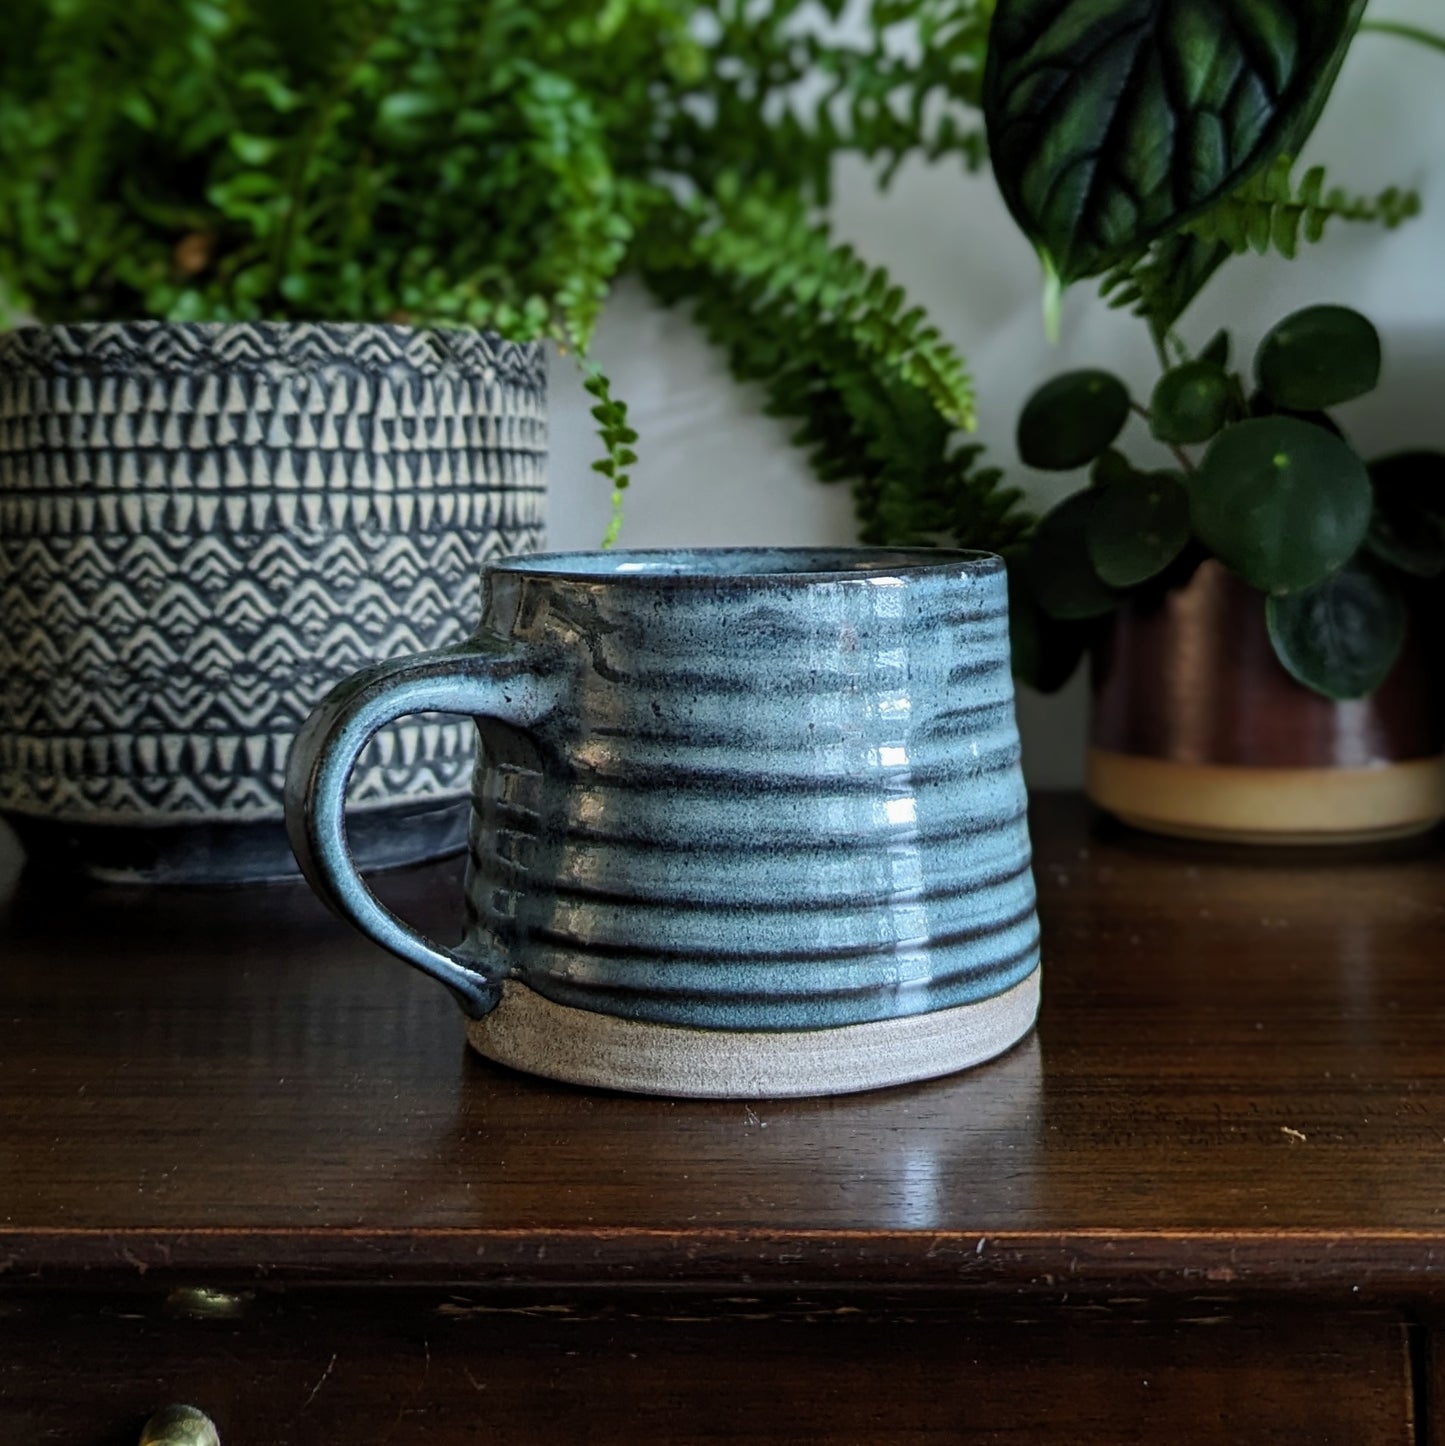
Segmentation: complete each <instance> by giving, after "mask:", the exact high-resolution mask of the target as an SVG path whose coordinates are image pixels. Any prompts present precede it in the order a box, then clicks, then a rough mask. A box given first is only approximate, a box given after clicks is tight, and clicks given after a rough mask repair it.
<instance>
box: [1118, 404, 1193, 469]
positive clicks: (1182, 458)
mask: <svg viewBox="0 0 1445 1446" xmlns="http://www.w3.org/2000/svg"><path fill="white" fill-rule="evenodd" d="M1129 406H1130V408H1131V409H1132V410H1133V411H1136V412H1138V414H1139V415H1140V416H1141V417H1143V418H1144V420H1145V421H1146V422H1149V421H1152V420H1153V418H1151V417H1150V415H1149V408H1148V407H1145V406H1142V405H1140V403H1138V402H1136V401H1135V400H1134V399H1133V397H1130V398H1129ZM1150 431H1151V434H1152V431H1153V428H1152V427H1151V428H1150ZM1160 440H1162V439H1160ZM1164 445H1165V446H1166V447H1168V448H1169V450H1170V451H1171V452H1173V453H1174V460H1175V461H1176V462H1178V463H1179V465H1180V466H1181V467H1182V468H1183V469H1184V470H1185V471H1186V472H1193V471H1194V470H1195V467H1194V459H1193V458H1192V457H1191V456H1190V455H1189V453H1188V452H1186V451H1185V450H1184V449H1183V447H1180V446H1177V445H1176V444H1175V443H1173V442H1165V443H1164Z"/></svg>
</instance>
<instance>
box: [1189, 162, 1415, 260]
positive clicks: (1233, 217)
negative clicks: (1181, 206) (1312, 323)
mask: <svg viewBox="0 0 1445 1446" xmlns="http://www.w3.org/2000/svg"><path fill="white" fill-rule="evenodd" d="M1293 173H1294V161H1293V159H1292V158H1291V157H1289V156H1280V157H1279V158H1278V159H1276V160H1275V162H1274V163H1273V164H1272V165H1270V166H1269V167H1268V168H1267V169H1266V170H1264V171H1262V172H1261V173H1260V174H1259V175H1258V176H1255V177H1254V178H1253V179H1252V180H1249V181H1246V182H1245V184H1244V185H1242V186H1241V187H1240V188H1239V189H1238V190H1237V191H1235V192H1233V193H1232V194H1231V195H1229V196H1226V197H1225V198H1224V200H1222V201H1220V202H1219V204H1218V205H1216V206H1213V207H1211V208H1210V209H1209V210H1208V211H1206V212H1205V213H1204V214H1203V215H1202V216H1199V217H1197V218H1196V219H1195V220H1193V221H1191V222H1190V223H1189V224H1188V225H1187V226H1186V227H1185V230H1187V231H1188V232H1189V233H1190V234H1191V235H1193V236H1196V237H1198V238H1199V239H1200V240H1201V241H1205V242H1219V243H1221V244H1223V245H1225V246H1227V247H1229V249H1230V251H1232V252H1233V253H1235V254H1236V255H1239V254H1241V253H1243V252H1245V251H1256V252H1258V253H1259V254H1260V255H1264V254H1265V253H1267V252H1269V251H1277V252H1278V253H1279V254H1280V255H1281V256H1285V257H1289V258H1290V259H1293V258H1294V257H1295V256H1296V255H1298V253H1299V245H1300V241H1301V239H1303V240H1305V241H1307V242H1315V241H1318V240H1320V238H1321V237H1322V236H1323V235H1324V233H1325V227H1326V226H1327V225H1328V224H1329V222H1330V221H1333V220H1339V221H1370V222H1375V223H1376V224H1378V225H1381V226H1385V227H1387V228H1389V229H1391V230H1393V229H1394V228H1395V227H1396V226H1398V225H1400V223H1401V222H1402V221H1407V220H1409V218H1410V217H1412V216H1414V215H1417V214H1418V213H1419V210H1420V197H1419V196H1418V195H1417V194H1416V193H1415V192H1414V191H1406V190H1401V189H1400V188H1399V187H1398V186H1391V187H1389V188H1388V189H1386V190H1384V191H1381V192H1380V193H1379V195H1377V196H1352V195H1349V194H1348V193H1347V192H1345V191H1344V190H1342V189H1341V188H1340V187H1338V186H1327V185H1326V178H1325V170H1324V167H1323V166H1312V167H1311V168H1310V169H1309V170H1307V171H1306V172H1305V173H1304V175H1303V176H1302V177H1301V178H1300V180H1299V184H1298V185H1296V184H1295V181H1294V175H1293Z"/></svg>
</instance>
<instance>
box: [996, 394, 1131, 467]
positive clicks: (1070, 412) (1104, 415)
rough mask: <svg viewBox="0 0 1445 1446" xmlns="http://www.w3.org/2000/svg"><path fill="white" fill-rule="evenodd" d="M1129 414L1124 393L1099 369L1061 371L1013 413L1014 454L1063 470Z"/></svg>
mask: <svg viewBox="0 0 1445 1446" xmlns="http://www.w3.org/2000/svg"><path fill="white" fill-rule="evenodd" d="M1128 420H1129V393H1128V390H1127V389H1126V388H1125V386H1124V383H1123V382H1121V381H1120V380H1119V378H1118V377H1116V376H1112V375H1110V373H1108V372H1101V371H1078V372H1065V373H1064V374H1063V375H1062V376H1057V377H1054V378H1053V379H1052V380H1051V381H1047V382H1045V383H1044V384H1043V386H1041V387H1040V388H1039V389H1038V391H1036V392H1035V393H1034V394H1033V396H1031V397H1030V398H1029V399H1028V401H1027V402H1026V403H1025V404H1024V409H1023V413H1022V414H1021V415H1020V417H1019V430H1018V445H1019V456H1020V457H1022V458H1023V460H1024V461H1025V462H1026V463H1027V464H1028V465H1029V466H1030V467H1041V468H1043V469H1044V470H1046V471H1049V472H1068V471H1071V470H1072V469H1073V468H1075V467H1082V466H1084V465H1085V464H1086V463H1088V462H1092V461H1093V460H1094V458H1095V457H1097V456H1098V455H1099V453H1100V452H1102V451H1103V450H1104V448H1105V447H1107V446H1109V444H1110V443H1111V442H1113V440H1114V438H1115V437H1117V436H1118V435H1119V433H1120V432H1121V431H1123V430H1124V423H1125V422H1126V421H1128Z"/></svg>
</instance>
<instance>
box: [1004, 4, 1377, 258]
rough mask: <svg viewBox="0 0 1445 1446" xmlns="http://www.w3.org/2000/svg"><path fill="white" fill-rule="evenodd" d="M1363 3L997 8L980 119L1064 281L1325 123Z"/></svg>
mask: <svg viewBox="0 0 1445 1446" xmlns="http://www.w3.org/2000/svg"><path fill="white" fill-rule="evenodd" d="M1363 9H1364V0H998V8H997V9H996V10H995V12H994V17H993V24H992V27H991V29H990V33H989V45H988V65H987V70H986V73H985V76H984V91H983V99H984V113H985V118H986V120H987V123H988V136H989V147H990V150H991V153H992V157H993V167H994V173H995V175H996V176H997V177H998V182H999V187H1000V189H1001V190H1002V191H1003V195H1004V199H1005V200H1006V201H1007V203H1008V206H1009V209H1010V210H1011V211H1012V212H1013V215H1014V218H1015V219H1016V220H1017V221H1018V223H1019V225H1020V226H1021V227H1022V228H1023V230H1024V232H1025V233H1026V234H1027V235H1028V236H1029V238H1030V239H1031V240H1032V241H1033V242H1034V244H1035V245H1036V246H1037V247H1038V248H1039V251H1040V252H1041V253H1042V255H1043V256H1044V258H1045V261H1046V264H1048V265H1049V266H1050V267H1051V268H1052V269H1053V270H1054V271H1055V272H1056V273H1057V274H1058V275H1059V277H1060V278H1061V279H1062V280H1064V281H1065V282H1068V281H1072V280H1076V279H1078V278H1079V277H1082V276H1092V275H1095V274H1097V273H1098V272H1100V271H1103V270H1105V269H1106V268H1107V267H1109V266H1110V265H1112V264H1114V263H1115V262H1117V261H1119V260H1121V259H1122V258H1124V257H1126V256H1129V255H1131V254H1134V253H1136V252H1138V251H1139V250H1140V249H1141V248H1143V247H1144V246H1146V245H1147V244H1148V243H1149V242H1151V241H1153V240H1154V239H1156V238H1157V237H1159V236H1162V235H1164V234H1165V233H1166V232H1168V231H1171V230H1173V229H1174V228H1175V227H1176V226H1178V225H1179V224H1180V222H1181V221H1184V220H1186V219H1188V218H1189V217H1192V216H1195V215H1197V214H1199V213H1200V212H1201V211H1203V210H1205V209H1206V208H1207V207H1208V206H1210V205H1211V204H1212V203H1213V202H1215V201H1216V200H1218V199H1219V198H1220V197H1221V196H1223V195H1225V194H1226V193H1228V192H1229V191H1230V190H1232V189H1233V188H1234V187H1235V186H1237V185H1239V184H1240V182H1242V181H1243V180H1245V179H1246V178H1247V177H1248V176H1250V175H1252V174H1253V173H1254V172H1255V171H1256V170H1258V169H1259V168H1260V167H1261V166H1263V165H1265V164H1267V163H1268V162H1269V161H1270V160H1272V159H1273V158H1274V157H1275V156H1276V155H1277V154H1279V153H1280V152H1281V151H1283V150H1292V149H1293V148H1294V147H1295V146H1296V144H1297V142H1298V141H1299V140H1300V139H1302V138H1303V133H1307V132H1308V130H1309V128H1310V126H1311V125H1312V124H1313V121H1314V118H1315V116H1316V115H1317V114H1318V113H1319V109H1320V107H1321V106H1322V105H1323V103H1324V99H1325V97H1326V96H1327V95H1328V94H1329V89H1330V86H1331V85H1332V84H1333V83H1334V78H1335V74H1336V72H1337V71H1338V68H1339V63H1340V61H1341V60H1342V59H1343V57H1344V52H1345V49H1346V47H1347V46H1348V44H1349V41H1350V39H1351V37H1352V36H1353V34H1354V31H1355V27H1356V26H1357V25H1358V24H1359V19H1360V14H1361V12H1362V11H1363Z"/></svg>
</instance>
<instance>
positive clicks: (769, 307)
mask: <svg viewBox="0 0 1445 1446" xmlns="http://www.w3.org/2000/svg"><path fill="white" fill-rule="evenodd" d="M661 230H662V233H663V234H661V235H658V234H653V235H651V236H650V237H649V247H648V254H649V257H650V260H651V263H652V264H651V265H650V266H649V267H648V268H646V269H645V271H644V275H645V277H646V279H647V281H648V283H649V285H650V286H651V287H652V289H653V290H654V291H655V292H656V293H657V295H658V296H659V297H660V298H661V299H662V300H663V301H665V302H669V303H672V302H678V301H687V302H689V303H690V304H691V306H692V308H693V311H694V314H695V317H696V320H697V321H698V323H699V324H700V325H701V327H702V329H703V331H704V332H705V334H706V335H707V336H708V337H709V339H710V340H711V341H712V342H714V343H715V344H716V345H718V346H719V347H721V348H722V349H723V350H724V351H725V352H726V354H727V357H728V361H729V364H730V366H731V368H732V370H733V372H734V374H735V375H736V376H737V377H738V378H739V379H740V380H743V381H752V382H756V383H759V384H760V385H761V386H762V387H763V388H764V391H765V393H766V397H767V410H768V411H769V412H770V413H771V414H773V415H775V416H779V417H784V418H788V419H790V420H792V421H794V422H796V424H797V426H796V431H795V433H794V435H793V441H794V443H795V444H796V445H797V446H799V447H801V448H802V449H803V450H804V451H805V452H806V454H807V456H808V459H809V462H810V464H811V466H812V469H813V471H814V473H815V474H816V475H817V477H818V478H819V479H820V480H821V481H824V482H832V483H839V484H844V485H848V486H850V487H851V489H852V492H853V497H854V504H855V509H856V512H857V517H858V524H859V537H860V539H861V540H862V541H864V542H868V543H873V544H879V545H920V544H930V543H939V542H945V543H947V542H952V543H955V544H957V545H960V546H966V547H977V548H984V549H987V550H990V551H998V550H999V549H1000V548H1003V547H1006V546H1009V545H1010V544H1011V543H1013V542H1015V541H1017V540H1018V539H1019V538H1021V537H1022V536H1024V535H1025V534H1026V532H1027V531H1028V528H1029V527H1030V525H1031V521H1032V519H1031V518H1030V517H1029V515H1028V514H1027V513H1026V512H1024V511H1023V509H1022V508H1021V506H1020V502H1021V496H1020V494H1019V493H1018V491H1017V490H1015V489H1011V488H1007V487H1005V486H1003V485H1002V481H1003V479H1002V476H1001V474H1000V473H999V472H998V471H997V470H995V469H993V468H988V467H984V466H982V465H980V453H979V449H978V448H977V447H975V446H972V445H968V444H963V443H960V441H959V439H958V436H957V426H956V424H955V422H954V421H953V420H951V419H950V418H949V417H948V416H946V415H945V413H944V412H943V411H942V409H941V408H940V407H939V405H938V404H937V398H936V396H935V394H934V391H933V390H932V389H930V388H928V387H925V386H922V385H920V384H919V383H918V381H917V380H915V379H914V378H913V376H912V375H905V374H904V372H903V370H902V369H900V368H899V367H898V366H896V365H895V364H894V362H893V361H892V360H891V359H890V357H889V355H888V353H887V351H886V349H882V350H881V349H880V348H879V346H878V344H877V342H878V337H877V334H876V332H875V331H874V329H873V328H872V327H871V326H869V325H864V326H862V327H860V326H858V324H857V315H858V314H857V313H856V312H855V311H854V310H852V309H851V307H850V306H849V305H848V304H846V299H847V298H849V297H852V298H854V299H855V301H857V300H858V299H860V298H865V299H866V298H867V297H868V295H869V292H870V288H872V289H873V300H872V301H871V302H869V309H870V310H871V311H872V312H874V313H876V314H877V315H882V316H888V315H891V316H892V318H893V320H892V321H891V322H887V323H882V325H884V326H897V325H898V324H899V323H900V322H901V321H902V320H903V319H905V318H906V317H908V316H909V315H910V312H909V311H908V310H907V309H906V303H905V302H904V300H903V299H902V297H901V295H900V296H897V297H896V299H895V293H896V291H897V288H896V287H894V286H893V285H892V283H891V282H889V281H888V280H887V279H886V278H884V279H883V280H882V281H875V280H873V279H872V278H873V277H874V274H875V273H874V272H873V270H872V269H870V268H868V267H867V266H866V265H864V264H863V263H861V262H857V259H856V258H854V257H851V253H848V255H849V257H850V258H851V263H843V262H839V263H836V264H833V263H830V269H829V271H828V275H827V278H826V280H825V282H824V283H823V284H821V285H819V286H818V287H816V288H815V287H812V286H809V285H808V284H807V283H806V282H805V283H803V284H802V286H801V288H800V287H799V286H798V285H794V284H791V283H790V284H788V285H785V286H779V285H778V284H777V277H776V275H775V274H774V271H773V269H772V268H770V267H762V266H754V265H749V264H738V263H739V258H738V256H737V255H736V254H735V250H734V248H735V247H736V245H737V243H736V240H735V239H733V240H730V241H729V242H728V243H727V244H726V245H722V246H719V247H716V248H713V247H710V246H708V245H699V244H698V243H697V241H696V239H695V237H694V236H693V235H692V234H691V233H690V232H689V230H688V228H687V227H686V226H685V225H684V224H683V223H682V222H681V221H679V220H677V219H676V218H674V219H673V220H672V221H671V222H670V223H669V224H668V225H666V226H664V227H662V228H661ZM737 234H738V233H736V232H730V233H729V235H730V236H732V237H733V238H736V235H737ZM813 244H815V243H814V242H813V241H810V242H809V245H810V246H811V245H813ZM833 251H834V248H832V247H831V246H829V248H828V252H829V255H830V256H831V255H832V254H833ZM856 267H861V268H862V273H863V276H862V278H861V279H860V277H859V273H858V271H857V269H856ZM805 270H806V268H805ZM840 274H841V277H842V280H841V281H840V280H839V276H840ZM800 296H801V297H802V298H803V299H802V300H800ZM915 324H916V323H915ZM950 395H951V396H952V397H953V403H954V405H953V410H954V411H955V412H957V411H958V410H960V408H959V407H958V394H957V388H956V387H955V388H953V389H952V391H951V393H950ZM971 400H972V398H971V393H970V394H969V401H970V402H971Z"/></svg>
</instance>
